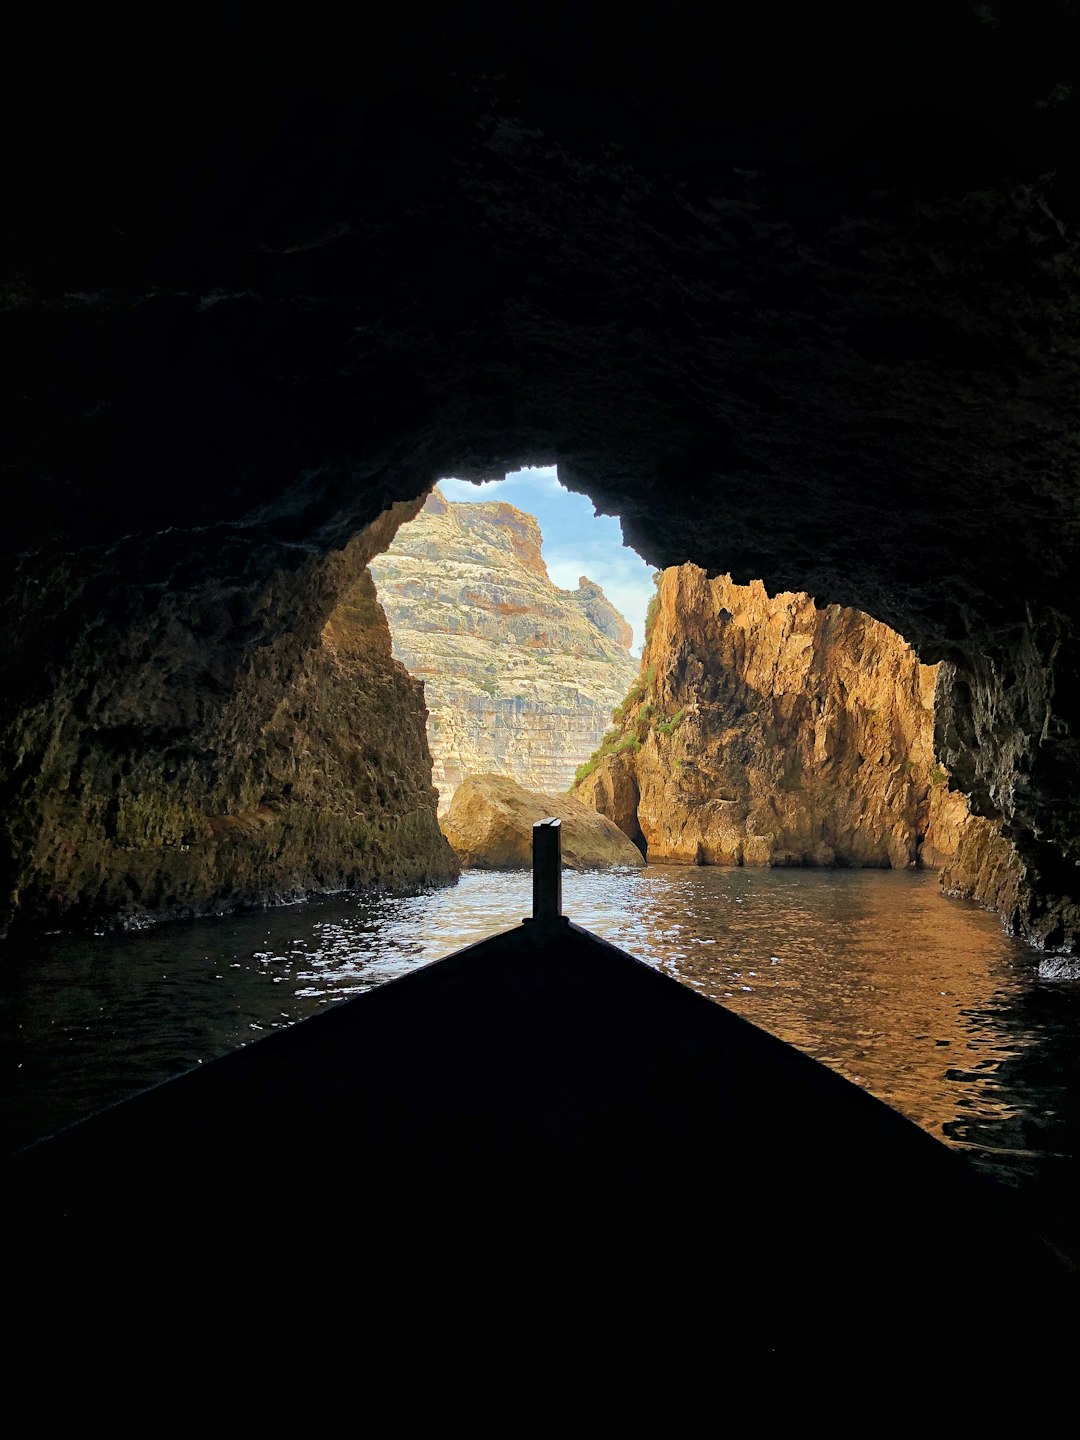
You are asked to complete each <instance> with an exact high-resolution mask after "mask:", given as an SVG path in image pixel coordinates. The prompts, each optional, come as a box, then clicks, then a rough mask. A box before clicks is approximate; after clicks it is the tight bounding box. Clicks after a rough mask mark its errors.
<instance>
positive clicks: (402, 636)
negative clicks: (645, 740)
mask: <svg viewBox="0 0 1080 1440" xmlns="http://www.w3.org/2000/svg"><path fill="white" fill-rule="evenodd" d="M541 539H542V537H541V534H540V527H539V525H538V524H537V522H536V520H535V519H534V518H533V517H532V516H531V515H526V514H524V513H523V512H522V511H520V510H517V509H515V507H514V506H512V505H505V504H502V503H499V502H481V503H478V504H451V503H449V502H448V501H447V500H446V499H445V498H444V497H443V495H442V493H441V492H440V491H439V490H435V491H433V492H432V494H431V496H430V497H429V498H428V501H427V504H426V505H425V506H424V508H423V510H422V511H421V513H420V514H419V515H418V516H417V518H416V519H415V520H413V521H412V522H411V524H409V525H407V526H404V527H402V529H401V530H399V531H398V534H397V537H396V538H395V540H394V543H393V545H392V546H391V547H390V548H389V550H388V551H387V552H386V553H385V554H383V555H380V556H379V557H378V559H377V560H375V561H374V562H373V564H372V567H371V569H372V574H373V575H374V577H375V583H376V585H377V587H378V592H379V598H380V600H381V601H382V604H383V606H384V608H385V610H386V613H387V616H388V617H389V620H390V627H391V630H392V632H393V636H394V653H395V655H396V656H397V657H398V659H399V660H401V661H402V662H403V663H404V664H405V665H406V666H407V667H408V669H409V671H410V673H411V674H413V675H415V676H418V677H419V678H420V679H422V680H423V681H424V686H425V694H426V699H427V705H428V709H429V711H430V719H429V722H428V739H429V743H430V746H431V754H432V760H433V779H434V783H435V786H436V788H437V789H438V791H439V795H440V802H439V808H440V812H444V811H445V810H446V808H447V807H448V806H449V804H450V800H451V798H452V797H453V794H454V791H455V789H456V788H457V786H458V785H459V784H460V783H461V781H462V780H463V779H464V777H465V776H466V775H479V774H493V775H503V776H509V777H512V778H513V779H515V780H517V781H518V782H519V783H520V784H521V785H523V786H525V788H526V789H529V790H539V791H542V792H547V793H552V794H557V793H560V792H561V791H564V790H566V789H567V788H568V787H569V786H570V784H571V783H572V781H573V778H574V772H575V770H576V769H577V767H578V766H579V765H581V764H582V762H583V761H585V760H586V759H587V758H588V757H589V755H590V754H591V753H592V751H593V750H594V749H595V748H596V746H597V745H598V744H599V741H600V737H601V735H602V734H603V732H604V730H605V729H606V728H607V725H608V723H609V717H610V714H611V711H612V708H613V706H615V705H616V704H617V703H618V701H619V700H621V698H622V696H623V695H624V694H625V693H626V689H627V686H628V685H629V684H630V683H631V682H632V680H633V678H634V676H635V674H636V673H637V662H636V661H635V660H632V659H631V658H630V653H629V649H630V643H631V639H632V634H631V630H630V626H629V625H627V623H626V621H625V620H624V619H623V617H622V616H621V615H620V614H619V612H618V611H617V610H616V609H615V607H614V606H613V605H612V604H611V603H610V601H608V599H607V598H606V597H605V595H604V592H603V591H602V590H601V589H600V587H599V586H598V585H595V584H593V583H592V581H590V580H587V579H586V578H585V577H584V576H583V577H582V578H581V580H580V581H579V583H578V588H577V590H559V589H558V588H556V586H554V585H553V584H552V582H551V580H550V578H549V576H548V573H547V567H546V566H545V564H544V561H543V558H542V556H541V553H540V547H541Z"/></svg>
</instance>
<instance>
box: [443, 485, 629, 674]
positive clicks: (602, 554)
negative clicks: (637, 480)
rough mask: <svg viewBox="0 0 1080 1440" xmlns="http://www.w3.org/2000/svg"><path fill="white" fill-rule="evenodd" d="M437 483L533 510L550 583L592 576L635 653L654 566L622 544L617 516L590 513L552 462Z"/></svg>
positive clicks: (449, 493)
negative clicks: (499, 476)
mask: <svg viewBox="0 0 1080 1440" xmlns="http://www.w3.org/2000/svg"><path fill="white" fill-rule="evenodd" d="M439 489H440V490H441V491H442V493H443V494H444V495H445V496H446V498H447V500H453V501H455V503H462V502H464V503H466V504H467V503H468V502H469V501H472V502H474V503H475V502H477V501H479V500H505V501H506V502H507V503H508V504H510V505H516V506H517V508H518V509H519V510H524V511H525V513H526V514H528V515H535V516H536V518H537V520H538V521H539V522H540V532H541V534H542V535H543V537H544V546H543V556H544V563H545V564H546V565H547V568H548V574H549V575H550V576H551V578H552V580H553V581H554V583H555V584H556V585H557V586H558V587H559V589H560V590H576V589H577V583H578V578H579V577H580V576H582V575H587V576H588V577H589V579H590V580H594V581H595V582H596V584H597V585H599V586H600V587H601V589H602V590H603V592H604V594H605V595H606V596H607V597H608V599H609V600H610V601H611V603H612V604H613V605H614V606H615V608H616V609H617V610H621V611H622V613H623V615H625V616H626V618H627V620H628V621H629V622H630V624H631V625H632V626H633V627H634V644H633V653H634V654H635V655H640V654H641V642H642V640H643V638H644V636H645V611H646V609H647V608H648V604H649V601H650V600H651V599H652V597H653V595H654V594H655V589H654V586H653V576H654V575H655V574H656V571H655V570H654V569H653V568H652V566H650V565H646V564H645V561H644V560H642V558H641V556H640V555H639V554H638V553H637V551H635V550H631V549H629V547H628V546H626V545H624V544H623V539H622V527H621V526H620V524H619V522H618V520H616V519H615V518H614V517H613V516H611V515H597V514H595V513H594V511H593V506H592V501H591V500H589V499H588V498H587V497H586V496H584V495H575V494H574V493H573V492H572V491H570V490H565V489H563V487H562V486H561V485H560V484H559V477H558V473H557V472H556V469H555V467H554V465H547V466H543V467H539V466H538V467H535V468H531V469H528V470H514V471H512V472H511V473H510V474H509V475H507V477H506V479H505V480H487V481H485V483H484V484H483V485H472V484H470V483H469V481H468V480H440V481H439Z"/></svg>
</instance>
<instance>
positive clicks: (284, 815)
mask: <svg viewBox="0 0 1080 1440" xmlns="http://www.w3.org/2000/svg"><path fill="white" fill-rule="evenodd" d="M418 508H419V502H413V503H411V504H408V505H398V506H394V507H393V508H392V510H390V511H388V512H387V513H385V514H384V515H383V516H381V517H380V518H379V519H378V520H377V521H375V522H374V523H373V524H371V525H369V526H367V527H365V528H364V529H363V530H361V531H360V533H359V534H357V535H356V536H355V537H354V539H353V540H352V541H350V542H349V543H348V544H346V545H345V546H343V547H342V548H341V549H339V550H337V551H335V552H333V553H331V554H330V555H328V556H326V557H325V558H320V557H312V556H310V555H301V556H300V557H299V558H298V560H297V562H296V563H295V565H294V567H293V568H292V569H291V570H288V569H285V568H280V569H277V570H273V571H271V572H270V573H266V571H265V570H264V569H263V565H262V560H263V557H262V556H261V554H260V553H259V552H258V551H256V550H254V548H253V549H252V552H251V554H250V557H249V569H250V577H249V579H248V581H247V583H246V584H239V583H235V582H234V583H232V584H229V585H225V584H215V583H214V580H213V569H212V567H213V564H214V561H215V558H216V557H217V555H219V554H221V553H222V552H223V551H226V550H227V547H228V546H229V545H231V546H233V547H234V548H235V547H238V546H239V544H240V543H241V542H239V541H238V540H235V539H234V540H231V541H223V540H222V538H221V537H214V536H208V537H207V542H206V551H205V553H203V554H198V553H196V551H195V546H194V543H193V542H192V541H191V540H190V539H189V540H188V541H187V543H186V544H185V545H184V546H182V547H177V548H175V551H174V562H173V575H174V580H173V584H172V586H171V588H170V590H169V591H168V593H167V595H166V596H165V598H164V599H162V597H161V596H159V595H156V594H155V595H153V596H152V597H151V601H152V603H151V604H150V605H149V606H148V607H147V609H146V610H145V611H142V610H140V609H138V608H136V607H134V606H132V607H130V608H128V609H124V608H120V607H117V606H116V605H115V599H114V597H115V594H116V586H115V583H114V581H113V579H112V577H111V576H110V574H109V572H108V570H107V568H106V567H107V565H108V562H109V560H110V558H111V557H109V556H99V557H97V563H98V565H99V567H100V570H99V572H97V573H95V572H92V571H90V572H89V573H86V571H84V572H80V571H79V570H78V569H76V566H75V562H74V560H72V561H71V562H70V563H69V565H68V566H67V567H66V568H65V567H58V568H56V569H54V570H53V572H52V576H51V580H50V582H49V583H50V584H51V585H52V587H53V589H54V590H59V589H60V588H61V587H63V586H65V585H66V586H68V587H74V586H76V585H77V584H81V585H82V586H83V593H84V596H85V597H86V598H85V604H86V606H87V610H88V621H87V624H86V626H85V629H84V630H83V631H81V632H79V633H76V634H73V635H72V636H71V637H70V638H69V642H68V654H67V665H66V667H65V668H59V667H58V668H57V669H56V670H55V672H54V673H51V674H49V676H48V679H49V682H50V684H51V686H52V687H53V691H54V693H53V697H52V699H51V700H49V701H48V702H47V703H46V701H45V700H42V701H41V702H40V703H38V704H37V705H30V706H24V707H23V708H21V709H19V710H17V711H15V713H14V714H13V715H12V716H10V717H9V718H8V723H7V727H6V728H5V729H4V733H3V734H2V735H0V740H2V742H3V743H4V744H5V745H6V750H5V753H6V754H8V755H10V756H13V757H15V761H14V763H11V764H9V765H8V766H6V767H5V768H4V769H3V770H2V771H0V784H2V793H3V794H4V795H5V797H6V798H7V799H8V801H9V803H8V805H7V807H6V809H5V812H4V814H5V818H4V820H3V825H2V828H3V839H4V841H5V843H6V848H7V852H8V854H9V856H10V863H9V865H8V866H7V867H6V870H5V875H4V878H5V879H6V881H7V887H6V888H7V893H6V894H5V895H3V897H2V900H3V904H2V906H0V929H2V928H3V926H4V924H5V923H7V922H8V921H9V920H10V919H11V918H12V917H13V916H16V915H17V916H18V917H19V918H20V919H22V920H33V919H37V920H46V921H49V922H56V921H57V920H94V921H95V922H96V921H98V920H101V919H121V920H127V921H139V920H141V919H143V918H145V917H156V916H162V915H191V914H198V913H203V912H205V911H208V910H211V911H212V910H225V909H229V908H232V907H234V906H236V905H243V904H252V903H261V902H265V901H272V900H275V899H280V898H287V897H296V896H299V895H303V894H305V893H308V892H311V891H320V890H332V889H339V888H344V887H351V886H365V885H378V886H391V887H393V886H407V885H413V884H417V883H421V882H426V881H434V880H440V879H449V878H451V877H453V876H454V875H455V874H456V873H457V865H456V862H455V860H454V858H453V855H452V853H451V851H450V848H449V846H448V845H447V843H446V841H445V840H444V839H443V837H442V835H441V834H440V832H439V829H438V826H437V822H436V817H435V802H436V796H435V793H434V791H433V789H432V787H431V781H430V757H429V755H428V751H427V745H426V740H425V733H424V720H425V711H424V705H423V692H422V687H421V686H420V684H419V683H418V682H417V681H415V680H414V679H413V678H412V677H411V676H410V675H409V674H408V673H407V672H406V671H405V669H404V668H403V667H402V666H401V665H400V664H398V663H397V662H396V661H395V660H394V659H393V658H392V656H391V651H390V634H389V630H388V628H387V624H386V618H385V616H384V615H383V613H382V610H381V609H380V607H379V605H378V602H377V600H376V598H375V592H374V587H373V585H372V582H371V578H370V576H369V574H368V573H367V570H366V568H365V567H366V564H367V561H368V560H369V559H370V557H371V555H372V554H373V553H374V552H375V551H376V550H378V549H380V548H382V547H384V546H385V545H387V544H388V543H389V541H390V539H391V537H392V536H393V534H394V531H395V530H396V528H397V526H398V525H399V524H401V522H402V521H403V520H404V519H407V518H408V517H409V516H410V515H411V514H413V513H415V511H416V510H417V509H418ZM158 543H159V545H161V546H173V545H175V539H174V537H173V536H171V535H164V536H162V537H160V538H159V542H158ZM212 547H216V550H215V549H214V548H212ZM227 558H228V559H231V561H232V563H233V564H235V562H236V557H235V555H232V556H227ZM83 564H84V567H89V564H90V561H89V559H88V558H86V557H83ZM192 574H194V576H195V581H192V580H191V576H192ZM42 590H43V586H42V585H41V584H40V583H38V584H35V583H34V577H33V576H28V577H27V591H28V595H29V596H30V597H31V598H32V599H33V600H34V601H35V603H36V606H37V610H38V613H40V612H41V610H42V609H43V608H44V607H43V606H42V601H41V595H42ZM91 602H94V603H96V604H97V606H98V607H99V608H98V609H97V610H96V611H95V610H94V609H93V608H91ZM54 603H55V602H54ZM27 613H28V614H31V613H33V612H32V611H31V610H30V608H29V606H28V608H27ZM57 694H59V695H60V696H61V698H62V703H59V704H58V702H57V699H56V695H57ZM13 737H15V738H13Z"/></svg>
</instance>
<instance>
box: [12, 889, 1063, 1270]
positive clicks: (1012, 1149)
mask: <svg viewBox="0 0 1080 1440" xmlns="http://www.w3.org/2000/svg"><path fill="white" fill-rule="evenodd" d="M530 903H531V900H530V879H529V876H527V875H524V874H505V873H501V874H484V873H479V872H474V873H471V874H467V875H465V876H464V877H463V878H462V880H461V881H460V883H459V884H458V885H457V886H455V887H451V888H449V889H440V890H435V891H431V892H425V893H421V894H418V895H414V896H409V897H404V898H401V897H397V898H393V897H386V896H378V897H368V898H361V897H355V896H342V897H335V898H332V899H327V900H322V901H318V902H314V903H312V904H309V905H306V906H295V907H289V908H285V909H280V910H274V911H264V912H259V913H256V914H249V915H241V916H229V917H222V918H219V919H212V920H205V921H193V922H188V923H184V924H178V925H170V926H163V927H161V928H159V929H155V930H150V931H144V932H141V933H134V934H127V935H118V936H117V935H113V936H108V937H75V936H60V935H56V936H47V937H43V938H41V939H39V940H38V941H36V942H35V943H34V944H33V945H29V944H27V943H25V942H24V943H21V944H20V946H18V947H15V946H12V947H8V953H7V954H6V955H5V965H4V969H3V972H2V974H0V1034H2V1038H3V1055H4V1060H3V1080H2V1087H0V1106H2V1111H3V1117H4V1121H5V1123H6V1129H7V1132H8V1136H9V1144H10V1145H11V1146H18V1145H20V1144H24V1143H27V1142H28V1141H30V1140H32V1139H34V1138H36V1137H38V1136H40V1135H43V1134H47V1133H49V1132H50V1131H52V1130H54V1129H56V1128H58V1127H59V1126H60V1125H63V1124H66V1123H69V1122H70V1121H72V1120H74V1119H77V1118H79V1117H81V1116H82V1115H85V1114H88V1113H90V1112H91V1111H93V1110H95V1109H97V1108H100V1106H102V1105H104V1104H107V1103H110V1102H111V1101H114V1100H116V1099H119V1098H121V1097H123V1096H124V1095H127V1094H131V1093H132V1092H134V1091H135V1090H138V1089H141V1088H143V1087H145V1086H146V1085H149V1084H153V1083H155V1082H157V1081H158V1080H161V1079H164V1078H166V1077H168V1076H170V1075H173V1074H176V1073H178V1072H180V1071H182V1070H184V1069H188V1068H191V1067H193V1066H195V1065H197V1064H200V1063H204V1062H205V1061H207V1060H209V1059H212V1058H214V1057H216V1056H218V1055H221V1054H224V1053H226V1052H227V1051H229V1050H231V1049H233V1048H235V1047H236V1046H238V1045H243V1044H246V1043H249V1042H250V1041H251V1040H253V1039H256V1038H257V1037H258V1036H259V1035H260V1034H262V1033H265V1032H266V1031H267V1030H270V1029H274V1028H277V1027H281V1026H284V1025H289V1024H292V1023H293V1022H294V1021H296V1020H298V1019H302V1018H303V1017H304V1016H306V1015H310V1014H313V1013H315V1012H316V1011H318V1010H319V1009H321V1008H322V1007H324V1006H325V1005H327V1004H330V1003H333V1002H334V1001H336V1000H339V999H342V998H345V997H347V996H351V995H356V994H359V993H361V992H362V991H364V990H367V989H370V988H372V987H373V986H375V985H378V984H381V983H382V982H383V981H385V980H388V979H392V978H393V977H395V976H397V975H400V974H403V973H404V972H405V971H407V970H410V969H412V968H414V967H415V966H417V965H419V964H424V963H427V962H428V961H431V960H434V959H437V958H438V957H439V956H441V955H444V954H447V953H449V952H450V951H452V950H456V949H459V948H460V947H462V946H464V945H467V944H470V943H472V942H473V941H475V940H479V939H482V938H483V937H484V936H486V935H490V934H493V933H495V932H497V931H499V930H502V929H505V928H507V927H508V926H510V925H513V924H515V923H516V922H517V921H518V920H519V919H520V918H521V917H522V916H523V915H525V914H527V913H528V910H529V908H530ZM564 908H565V910H566V913H567V914H569V915H570V916H571V917H572V918H573V919H574V920H575V921H576V922H577V923H578V924H581V925H583V926H585V927H586V928H587V929H590V930H593V931H595V932H596V933H597V934H599V935H601V936H603V937H604V938H605V939H608V940H610V941H612V942H613V943H615V944H617V945H621V946H623V947H624V948H625V949H627V950H629V951H631V952H632V953H633V954H636V955H638V956H640V957H641V958H642V959H644V960H646V961H648V962H649V963H650V964H653V965H655V966H657V967H658V968H659V969H662V970H664V971H666V972H667V973H669V974H671V975H673V976H675V977H676V978H678V979H679V980H681V981H683V982H684V983H685V984H687V985H690V986H692V987H693V988H694V989H696V990H699V991H701V992H702V993H703V994H705V995H708V996H709V997H710V998H712V999H715V1000H717V1001H719V1002H721V1003H722V1004H725V1005H728V1006H730V1007H731V1008H732V1009H734V1010H737V1011H738V1012H739V1013H740V1014H742V1015H744V1016H745V1017H746V1018H747V1019H749V1020H752V1021H753V1022H754V1023H756V1024H758V1025H761V1026H762V1027H763V1028H765V1029H767V1030H770V1031H772V1032H773V1033H774V1034H776V1035H779V1036H780V1037H781V1038H782V1039H784V1040H787V1041H789V1042H790V1043H792V1044H794V1045H797V1046H799V1048H801V1049H803V1050H805V1051H807V1052H808V1053H809V1054H811V1055H813V1056H814V1057H815V1058H816V1059H819V1060H821V1061H823V1062H824V1063H826V1064H828V1065H830V1066H832V1067H833V1068H834V1069H836V1070H838V1071H840V1072H841V1073H842V1074H844V1075H846V1076H847V1077H848V1078H849V1079H852V1080H854V1081H856V1082H857V1083H858V1084H860V1085H862V1086H864V1087H865V1088H866V1089H868V1090H870V1091H872V1092H873V1093H874V1094H875V1095H878V1096H879V1097H880V1098H881V1099H883V1100H885V1101H887V1102H888V1103H889V1104H891V1105H893V1106H895V1108H896V1109H898V1110H900V1111H901V1112H903V1113H904V1114H906V1115H907V1116H909V1117H910V1118H911V1119H913V1120H915V1121H916V1122H917V1123H918V1124H920V1125H922V1126H923V1127H924V1128H925V1129H927V1130H928V1131H930V1132H931V1134H934V1135H936V1136H938V1137H939V1138H942V1139H944V1140H945V1141H947V1142H948V1143H949V1144H952V1145H954V1146H957V1147H960V1148H962V1149H963V1150H964V1151H965V1153H967V1154H968V1155H969V1156H970V1158H971V1159H972V1160H973V1161H974V1162H975V1163H976V1165H977V1166H978V1167H979V1168H981V1169H985V1170H987V1171H989V1172H990V1173H992V1174H993V1175H995V1176H996V1177H997V1178H999V1179H1003V1180H1005V1181H1006V1182H1007V1183H1009V1184H1011V1185H1013V1186H1015V1187H1018V1188H1019V1189H1021V1190H1022V1191H1023V1192H1024V1193H1025V1194H1026V1196H1027V1197H1028V1199H1029V1200H1030V1201H1032V1202H1033V1203H1035V1204H1036V1205H1037V1206H1038V1207H1039V1208H1040V1209H1042V1211H1043V1213H1044V1216H1045V1219H1046V1222H1047V1224H1048V1225H1049V1227H1050V1228H1051V1230H1052V1231H1054V1232H1056V1233H1057V1234H1058V1235H1059V1236H1060V1237H1061V1239H1062V1241H1063V1243H1065V1244H1066V1245H1067V1246H1068V1247H1069V1248H1070V1249H1072V1250H1073V1251H1074V1253H1075V1251H1076V1248H1077V1247H1076V1245H1075V1243H1073V1242H1075V1241H1076V1238H1077V1237H1076V1235H1074V1234H1071V1233H1070V1232H1071V1231H1072V1230H1074V1229H1075V1226H1076V1222H1075V1221H1074V1220H1073V1219H1072V1216H1073V1215H1074V1214H1075V1213H1076V1210H1077V1206H1076V1201H1077V1199H1078V1198H1080V1186H1078V1184H1077V1167H1076V1164H1075V1159H1074V1157H1075V1155H1076V1153H1077V1139H1078V1136H1080V1059H1078V1058H1077V1054H1076V1047H1075V1036H1076V1034H1077V1032H1078V1029H1080V986H1077V985H1076V984H1061V983H1057V984H1048V983H1046V982H1043V981H1039V980H1038V979H1037V977H1036V974H1035V959H1034V956H1033V954H1032V952H1030V951H1028V950H1026V949H1025V948H1024V947H1022V946H1020V945H1018V944H1017V943H1016V942H1014V941H1011V940H1010V939H1009V938H1008V937H1006V936H1005V935H1003V934H1002V932H1001V930H1000V928H999V926H998V924H997V921H996V919H995V918H994V917H993V916H992V915H988V914H986V913H984V912H982V911H980V910H978V909H976V908H975V907H973V906H970V905H967V904H963V903H959V902H950V901H946V900H944V899H943V898H942V897H941V895H940V893H939V892H938V888H937V881H936V877H934V876H932V875H928V874H915V873H906V872H893V871H850V870H836V871H820V870H721V869H698V868H680V867H665V866H649V867H647V868H646V869H645V870H643V871H625V872H607V873H600V872H590V873H586V874H573V873H567V874H566V876H565V879H564Z"/></svg>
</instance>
